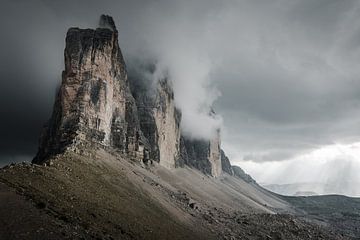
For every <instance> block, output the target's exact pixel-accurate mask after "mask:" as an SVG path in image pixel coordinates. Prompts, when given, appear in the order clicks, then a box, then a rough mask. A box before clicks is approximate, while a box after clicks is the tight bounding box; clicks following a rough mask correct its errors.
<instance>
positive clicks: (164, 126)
mask: <svg viewBox="0 0 360 240" xmlns="http://www.w3.org/2000/svg"><path fill="white" fill-rule="evenodd" d="M153 114H154V119H155V124H156V128H157V133H158V142H157V144H158V148H159V157H160V159H159V160H160V161H159V162H160V165H162V166H164V167H167V168H175V166H176V161H177V159H178V158H179V150H180V118H181V114H180V111H179V110H178V109H177V108H176V107H175V103H174V93H173V90H172V88H171V86H170V84H169V82H168V80H167V79H162V80H160V81H159V83H158V88H157V95H156V99H155V108H154V109H153Z"/></svg>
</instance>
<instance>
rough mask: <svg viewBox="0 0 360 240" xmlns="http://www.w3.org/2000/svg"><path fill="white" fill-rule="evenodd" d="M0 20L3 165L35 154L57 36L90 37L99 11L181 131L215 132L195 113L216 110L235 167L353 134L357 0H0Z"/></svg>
mask: <svg viewBox="0 0 360 240" xmlns="http://www.w3.org/2000/svg"><path fill="white" fill-rule="evenodd" d="M0 11H1V14H0V22H1V23H0V24H1V31H2V34H1V40H0V48H1V49H0V52H1V56H0V89H1V95H0V109H1V110H0V111H1V119H0V133H1V139H0V153H1V156H0V157H1V158H3V159H5V158H6V159H11V158H14V157H15V156H29V158H31V156H32V155H34V153H35V151H36V145H37V138H38V136H39V133H40V130H41V125H42V124H43V123H44V122H45V121H46V119H48V118H49V116H50V113H51V108H52V105H53V102H54V95H55V89H56V87H57V86H58V85H59V83H60V75H61V71H62V69H63V67H62V65H63V48H64V37H65V34H66V31H67V29H68V28H69V27H71V26H79V27H83V28H85V27H92V28H93V27H95V26H96V25H97V21H98V16H99V15H100V14H102V13H107V14H111V15H112V16H113V17H114V18H115V21H116V23H117V27H118V30H119V33H120V39H119V41H120V46H121V47H122V50H123V51H124V54H125V57H126V60H127V62H128V64H129V63H130V61H131V60H132V59H135V58H137V59H147V58H151V59H156V60H157V63H158V66H157V69H159V72H157V73H156V74H161V70H168V71H169V72H170V75H171V76H172V78H173V80H174V87H175V92H176V93H177V96H178V97H177V104H178V105H179V106H180V107H181V108H182V109H183V111H185V113H184V116H185V117H184V118H185V120H184V128H185V129H188V130H189V131H188V132H191V133H196V135H199V136H205V137H206V134H207V133H208V132H210V130H211V128H212V127H214V126H217V125H219V124H221V119H218V120H216V121H212V120H211V119H210V120H209V119H208V118H207V117H206V114H204V113H205V112H202V110H201V109H202V107H204V106H205V107H206V106H208V105H211V104H213V103H215V107H216V111H217V112H218V113H220V114H221V115H222V118H223V125H224V126H223V127H224V130H223V143H224V147H225V149H226V150H227V151H228V152H229V153H230V155H231V156H232V157H233V158H235V159H241V158H244V159H246V160H253V161H274V160H286V159H289V158H291V157H292V156H295V155H298V154H300V153H303V152H306V151H308V150H310V149H316V148H319V147H321V146H323V145H327V144H331V143H334V142H338V141H355V140H357V139H358V136H359V135H360V128H359V127H358V126H360V121H359V119H360V110H359V109H360V108H359V105H360V81H359V76H360V70H359V69H360V66H359V63H360V48H359V46H360V24H359V23H358V19H359V17H360V10H359V2H358V1H356V0H344V1H337V0H318V1H312V0H301V1H300V0H295V1H289V0H275V1H267V0H258V1H253V0H251V1H250V0H242V1H205V0H200V1H165V0H157V1H115V0H114V1H101V3H100V2H99V1H92V0H90V1H85V0H77V1H76V0H72V1H70V0H64V1H50V0H49V1H45V0H43V1H40V0H33V1H25V0H24V1H20V0H18V1H10V0H9V1H7V0H5V1H4V0H3V1H2V3H1V10H0ZM199 109H200V110H199ZM205 109H206V108H205ZM204 126H210V128H206V127H204ZM6 161H8V160H6Z"/></svg>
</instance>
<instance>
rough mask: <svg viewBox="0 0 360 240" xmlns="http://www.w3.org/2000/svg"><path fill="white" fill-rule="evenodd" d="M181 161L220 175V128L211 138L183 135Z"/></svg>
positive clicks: (208, 172)
mask: <svg viewBox="0 0 360 240" xmlns="http://www.w3.org/2000/svg"><path fill="white" fill-rule="evenodd" d="M180 143H181V144H180V145H181V146H180V152H181V155H180V158H181V163H182V164H185V165H188V166H191V167H194V168H196V169H198V170H200V171H202V172H203V173H205V174H208V175H211V176H213V177H218V176H220V175H221V173H222V164H221V152H220V150H221V149H220V144H221V142H220V130H218V131H217V132H216V134H215V136H214V137H213V138H212V139H211V140H202V139H189V138H187V137H186V136H181V142H180Z"/></svg>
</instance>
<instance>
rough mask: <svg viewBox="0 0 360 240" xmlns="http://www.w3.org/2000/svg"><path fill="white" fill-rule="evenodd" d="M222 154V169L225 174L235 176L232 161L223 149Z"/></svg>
mask: <svg viewBox="0 0 360 240" xmlns="http://www.w3.org/2000/svg"><path fill="white" fill-rule="evenodd" d="M220 154H221V167H222V170H223V172H226V173H228V174H230V175H231V176H232V175H234V171H233V168H232V166H231V164H230V160H229V158H228V157H227V156H226V154H225V152H224V150H222V149H221V151H220Z"/></svg>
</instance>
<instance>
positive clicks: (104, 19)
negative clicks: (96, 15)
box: [99, 14, 117, 32]
mask: <svg viewBox="0 0 360 240" xmlns="http://www.w3.org/2000/svg"><path fill="white" fill-rule="evenodd" d="M99 27H100V28H108V29H110V30H112V31H115V32H117V29H116V26H115V22H114V19H113V18H112V17H111V16H109V15H105V14H103V15H101V16H100V21H99Z"/></svg>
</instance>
